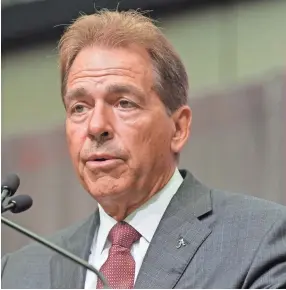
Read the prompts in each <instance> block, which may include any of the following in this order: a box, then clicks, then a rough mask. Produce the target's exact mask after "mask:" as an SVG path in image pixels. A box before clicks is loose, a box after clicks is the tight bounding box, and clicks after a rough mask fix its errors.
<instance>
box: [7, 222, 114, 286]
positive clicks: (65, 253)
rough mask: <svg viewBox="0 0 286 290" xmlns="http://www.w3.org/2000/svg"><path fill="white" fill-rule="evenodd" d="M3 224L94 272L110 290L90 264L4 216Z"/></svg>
mask: <svg viewBox="0 0 286 290" xmlns="http://www.w3.org/2000/svg"><path fill="white" fill-rule="evenodd" d="M1 223H4V224H5V225H7V226H8V227H10V228H13V229H14V230H16V231H18V232H20V233H22V234H24V235H26V236H28V237H29V238H31V239H33V240H34V241H36V242H39V243H41V244H43V245H45V246H46V247H48V248H50V249H51V250H53V251H55V252H57V253H59V254H60V255H63V256H65V257H66V258H68V259H69V260H71V261H73V262H76V263H77V264H79V265H81V266H83V267H85V268H87V269H88V270H90V271H91V272H93V273H95V274H96V275H97V277H98V278H99V279H100V280H101V282H102V284H103V287H104V288H105V289H109V286H108V283H107V281H106V279H105V277H104V276H103V275H102V274H101V273H100V272H99V271H98V270H96V269H95V268H94V267H92V266H91V265H90V264H88V263H87V262H85V261H84V260H82V259H81V258H79V257H77V256H76V255H74V254H72V253H70V252H68V251H66V250H65V249H62V248H61V247H58V246H57V245H55V244H53V243H50V242H49V241H47V240H45V239H43V238H41V237H40V236H38V235H37V234H35V233H33V232H31V231H29V230H27V229H25V228H23V227H21V226H19V225H17V224H16V223H14V222H12V221H10V220H8V219H6V218H4V217H2V216H1Z"/></svg>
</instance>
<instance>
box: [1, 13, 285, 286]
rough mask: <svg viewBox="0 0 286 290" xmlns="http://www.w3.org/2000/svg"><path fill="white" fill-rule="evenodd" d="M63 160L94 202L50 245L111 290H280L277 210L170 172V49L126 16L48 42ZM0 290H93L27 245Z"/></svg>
mask: <svg viewBox="0 0 286 290" xmlns="http://www.w3.org/2000/svg"><path fill="white" fill-rule="evenodd" d="M60 64H61V73H62V97H63V103H64V106H65V109H66V135H67V140H68V146H69V151H70V155H71V158H72V161H73V164H74V167H75V169H76V172H77V174H78V177H79V180H80V182H81V184H82V185H83V187H84V188H85V189H86V191H88V192H89V193H90V194H91V195H92V196H93V197H94V199H95V200H96V201H97V202H98V204H99V206H98V210H97V212H96V213H95V214H93V215H92V216H91V217H89V218H88V219H87V220H86V221H85V222H83V223H80V224H78V225H75V226H72V227H71V228H69V229H66V230H64V231H62V232H60V233H58V234H57V235H56V236H55V237H53V238H52V239H51V240H52V241H53V242H54V243H56V244H58V245H60V246H61V247H63V248H65V249H67V250H68V251H70V252H72V253H74V254H75V255H77V256H80V257H81V258H83V259H86V260H88V261H89V263H90V264H92V265H93V266H94V267H95V268H97V269H100V271H101V272H102V273H103V274H104V276H105V277H106V279H107V280H108V282H109V285H110V286H111V287H112V288H283V287H286V209H285V207H283V206H281V205H278V204H275V203H271V202H268V201H264V200H260V199H256V198H254V197H250V196H244V195H239V194H230V193H225V192H221V191H218V190H213V189H208V188H207V187H205V186H204V185H203V184H201V183H200V182H199V181H198V180H196V179H195V177H193V176H192V175H191V173H189V172H188V171H186V170H181V171H179V170H178V169H177V168H178V167H177V166H178V161H179V156H180V152H181V150H182V148H183V146H184V145H185V144H186V142H187V140H188V137H189V131H190V126H191V121H192V113H191V109H190V108H189V106H188V105H187V95H188V78H187V74H186V72H185V69H184V66H183V64H182V62H181V60H180V58H179V57H178V55H177V54H176V53H175V52H174V50H173V48H172V46H171V45H170V44H169V42H168V41H167V40H166V39H165V38H164V36H163V35H162V33H161V32H160V30H159V29H158V28H156V27H155V26H154V25H153V24H152V22H151V21H150V20H149V19H148V18H147V17H145V16H143V15H141V14H140V13H137V12H109V11H103V12H100V13H98V14H96V15H90V16H82V17H80V18H79V19H78V20H77V21H76V22H75V23H73V24H72V25H71V26H70V27H69V29H68V30H67V31H66V32H65V34H64V35H63V37H62V39H61V42H60ZM2 287H3V288H86V289H95V288H102V284H101V282H100V281H99V280H97V277H95V276H94V275H93V274H92V273H90V272H89V271H88V272H86V271H85V270H84V269H83V268H81V267H80V266H78V265H76V264H74V263H73V262H70V261H68V260H67V259H65V258H63V257H62V256H60V255H58V254H56V253H54V252H52V251H50V250H48V249H44V248H43V247H42V246H38V245H30V246H27V247H25V248H24V249H22V250H20V251H18V252H16V253H13V254H10V255H7V256H6V257H4V258H3V260H2Z"/></svg>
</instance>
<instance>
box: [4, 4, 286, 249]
mask: <svg viewBox="0 0 286 290" xmlns="http://www.w3.org/2000/svg"><path fill="white" fill-rule="evenodd" d="M94 2H95V3H94ZM1 5H2V177H5V176H6V175H7V174H8V173H11V172H15V173H17V174H19V176H20V178H21V185H20V188H19V190H18V193H22V194H30V195H31V196H32V197H33V200H34V205H33V207H32V208H31V209H30V210H29V211H27V212H25V213H22V214H20V215H18V216H16V215H14V216H12V215H11V214H7V215H8V216H9V218H11V219H13V220H14V221H17V222H18V223H20V224H21V225H23V226H26V227H28V228H29V229H31V230H33V231H35V232H37V233H38V234H41V235H45V236H46V235H50V234H52V233H54V232H55V231H56V230H59V229H61V228H63V227H65V226H68V225H70V224H72V223H73V222H75V221H77V220H80V219H81V218H83V217H86V216H88V215H89V214H90V213H91V212H92V211H93V210H94V209H95V207H96V204H95V201H94V200H92V199H91V197H89V195H88V193H86V192H84V190H83V189H82V188H81V186H80V185H79V184H78V181H77V178H76V176H75V174H74V171H73V168H72V166H71V162H70V160H69V156H68V153H67V147H66V141H65V137H64V119H65V112H64V108H63V106H62V103H61V96H60V78H59V71H58V60H57V42H58V41H59V38H60V35H61V34H62V32H63V29H64V27H65V25H67V24H69V23H70V22H71V21H72V20H73V19H75V18H76V17H77V16H79V14H80V13H86V14H91V13H93V12H94V11H95V8H97V9H100V8H109V9H115V8H116V7H117V6H119V10H125V9H130V8H132V9H137V8H141V9H142V10H152V12H150V15H151V16H152V17H154V18H156V19H157V20H159V26H160V27H162V29H163V31H164V33H165V35H166V36H167V38H168V39H169V40H170V41H171V42H172V43H173V45H174V46H175V48H176V49H177V51H178V52H179V54H180V55H181V57H182V59H183V61H184V63H185V65H186V68H187V71H188V74H189V78H190V84H191V89H190V101H189V102H190V105H191V107H192V109H193V128H192V134H191V138H190V141H189V143H188V145H187V146H186V148H185V150H184V152H183V156H182V158H181V164H180V168H188V169H189V170H191V171H192V172H193V174H194V175H195V176H196V177H197V178H199V179H200V180H201V181H202V182H204V183H206V184H207V185H208V186H210V187H215V188H219V189H223V190H228V191H234V192H242V193H246V194H251V195H254V196H257V197H261V198H265V199H268V200H272V201H275V202H278V203H281V204H285V205H286V190H285V189H286V181H285V180H286V128H285V123H286V84H285V80H286V70H285V65H286V61H285V57H286V33H285V31H286V17H285V15H286V1H285V0H268V1H258V0H257V1H250V0H249V1H230V0H229V1H215V0H211V1H203V0H188V1H186V0H185V1H183V0H182V1H181V0H148V1H147V0H142V1H141V0H121V1H118V0H116V1H113V0H106V1H103V0H102V1H100V0H98V1H92V0H29V1H27V0H6V1H4V0H2V3H1ZM1 238H2V254H5V253H6V252H10V251H13V250H15V249H18V248H19V247H21V246H23V245H25V244H27V243H28V242H30V240H29V239H27V238H24V237H22V236H21V235H20V234H18V233H15V232H13V231H12V230H10V229H8V228H6V227H5V226H3V227H2V235H1Z"/></svg>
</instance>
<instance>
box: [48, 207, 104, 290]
mask: <svg viewBox="0 0 286 290" xmlns="http://www.w3.org/2000/svg"><path fill="white" fill-rule="evenodd" d="M98 223H99V214H98V211H96V213H95V214H93V215H92V216H91V217H89V218H88V219H87V220H86V221H85V222H84V223H83V224H82V225H81V226H80V227H78V229H76V231H75V232H74V233H73V234H72V235H71V236H70V237H69V238H67V240H64V241H63V245H62V246H63V247H64V248H65V249H66V250H68V251H69V252H71V253H73V254H75V255H76V256H78V257H80V258H82V259H83V260H85V261H87V260H88V257H89V251H90V247H91V243H92V241H93V237H94V233H95V230H96V227H97V225H98ZM50 265H51V288H54V289H59V288H63V289H69V288H72V289H80V288H81V289H82V288H84V282H85V276H86V269H84V267H81V266H79V265H77V264H76V263H75V262H73V261H70V260H68V259H67V258H65V257H63V256H61V255H59V254H55V255H54V256H53V257H52V259H51V263H50Z"/></svg>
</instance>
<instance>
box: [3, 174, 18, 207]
mask: <svg viewBox="0 0 286 290" xmlns="http://www.w3.org/2000/svg"><path fill="white" fill-rule="evenodd" d="M19 185H20V179H19V177H18V175H16V174H9V175H8V176H7V178H6V179H4V181H3V182H2V183H1V204H2V203H3V202H4V200H5V199H6V198H7V197H10V196H12V195H14V193H15V192H16V191H17V189H18V187H19Z"/></svg>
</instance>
